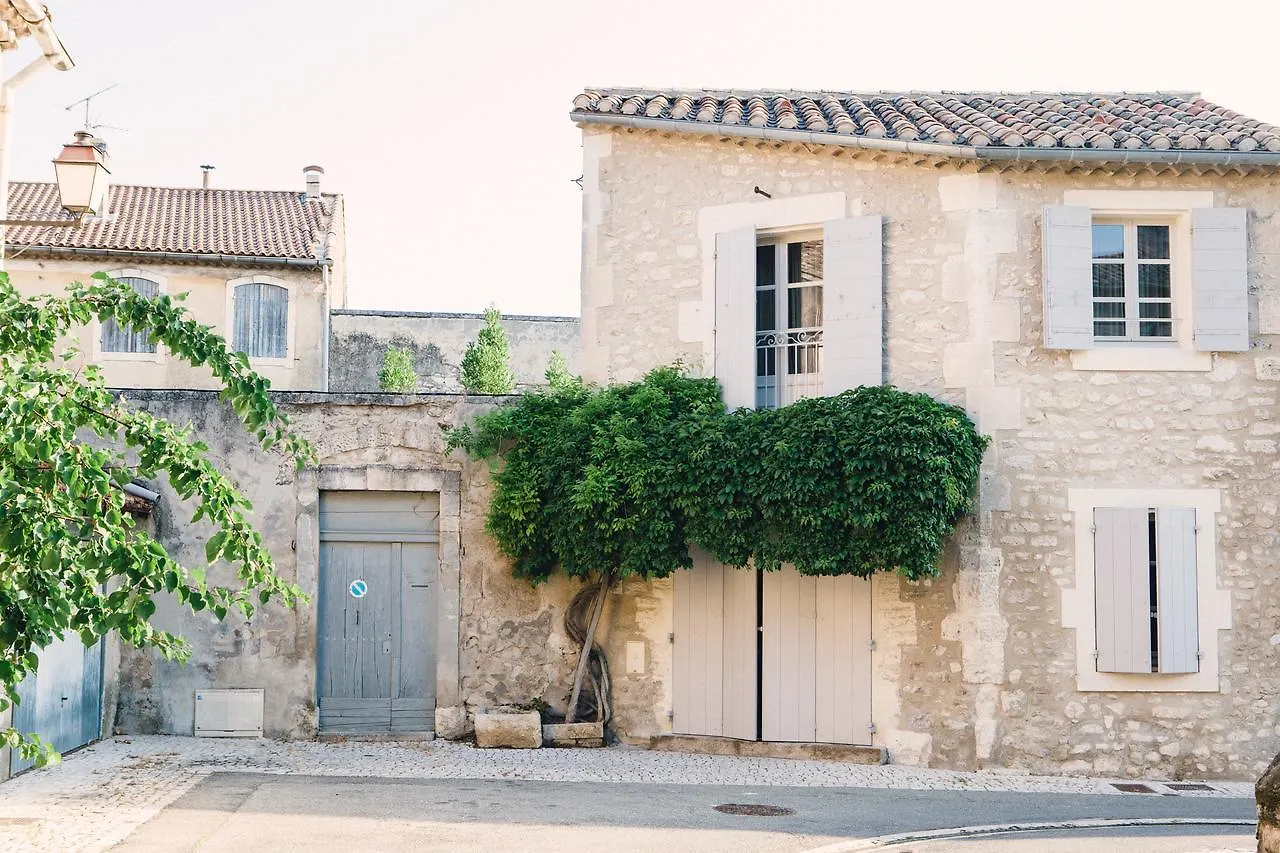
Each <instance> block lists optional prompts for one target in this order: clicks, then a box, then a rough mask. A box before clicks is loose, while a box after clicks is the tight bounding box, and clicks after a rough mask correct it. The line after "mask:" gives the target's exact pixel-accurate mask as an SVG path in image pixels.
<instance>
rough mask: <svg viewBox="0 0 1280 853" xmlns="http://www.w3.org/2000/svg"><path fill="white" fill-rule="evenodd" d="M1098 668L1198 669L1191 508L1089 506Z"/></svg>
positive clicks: (1193, 516)
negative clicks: (1091, 530)
mask: <svg viewBox="0 0 1280 853" xmlns="http://www.w3.org/2000/svg"><path fill="white" fill-rule="evenodd" d="M1093 529H1094V572H1095V586H1094V591H1095V601H1096V641H1097V669H1098V672H1120V673H1187V672H1198V671H1199V668H1200V655H1199V651H1200V650H1199V639H1198V637H1199V633H1198V616H1197V593H1196V590H1197V573H1196V511H1195V510H1194V509H1192V508H1188V507H1150V508H1141V507H1140V508H1129V507H1124V508H1120V507H1098V508H1095V509H1094V511H1093Z"/></svg>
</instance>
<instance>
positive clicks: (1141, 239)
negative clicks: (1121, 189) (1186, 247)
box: [1093, 219, 1173, 341]
mask: <svg viewBox="0 0 1280 853" xmlns="http://www.w3.org/2000/svg"><path fill="white" fill-rule="evenodd" d="M1170 230H1171V229H1170V226H1169V225H1168V224H1167V223H1159V222H1134V221H1121V220H1115V221H1110V220H1098V219H1095V220H1094V221H1093V336H1094V338H1095V339H1097V340H1110V341H1151V340H1172V339H1173V278H1172V274H1173V270H1172V264H1171V257H1170V255H1171V252H1170Z"/></svg>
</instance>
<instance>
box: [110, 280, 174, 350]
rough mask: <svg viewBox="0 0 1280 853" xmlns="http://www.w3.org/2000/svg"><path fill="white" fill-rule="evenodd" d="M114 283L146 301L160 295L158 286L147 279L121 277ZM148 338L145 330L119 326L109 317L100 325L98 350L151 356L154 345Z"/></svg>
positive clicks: (154, 348)
mask: <svg viewBox="0 0 1280 853" xmlns="http://www.w3.org/2000/svg"><path fill="white" fill-rule="evenodd" d="M116 281H118V282H120V283H121V284H127V285H129V286H130V287H132V288H133V290H134V292H135V293H137V294H138V295H139V296H145V297H146V298H147V299H152V298H154V297H156V296H157V295H159V293H160V284H159V283H158V282H155V281H152V280H151V279H149V278H139V277H137V276H122V277H120V278H117V279H116ZM148 338H149V332H148V330H147V329H134V328H131V327H129V326H121V325H120V324H119V323H118V322H116V319H115V318H114V317H110V318H108V319H107V320H105V321H103V323H102V337H101V340H100V346H99V349H100V350H101V351H102V352H104V353H139V354H153V353H155V351H156V345H155V344H154V343H152V342H151V341H150V340H148Z"/></svg>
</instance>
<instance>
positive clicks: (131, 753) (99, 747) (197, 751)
mask: <svg viewBox="0 0 1280 853" xmlns="http://www.w3.org/2000/svg"><path fill="white" fill-rule="evenodd" d="M217 771H237V772H242V773H246V772H247V773H275V774H299V775H310V776H355V777H367V778H403V779H520V780H543V781H557V782H565V781H576V782H603V783H610V782H626V783H663V784H689V785H698V784H717V785H753V786H770V785H778V786H787V787H824V788H825V787H840V788H845V787H851V788H894V789H906V790H941V791H1010V792H1029V793H1051V794H1114V795H1116V796H1139V795H1135V794H1123V793H1122V792H1120V791H1119V790H1117V789H1116V788H1115V787H1113V786H1112V784H1111V780H1103V779H1087V778H1079V777H1067V776H1027V775H1024V774H1018V773H1010V772H1007V771H986V772H978V773H959V772H953V771H946V770H928V769H922V768H915V767H900V766H894V765H887V766H865V765H853V764H843V763H840V762H834V761H801V760H792V759H771V758H737V757H728V756H707V755H687V754H682V753H668V752H649V751H647V750H642V749H630V748H624V747H613V748H609V749H594V750H592V749H576V750H575V749H542V750H481V749H476V748H475V747H472V746H469V745H465V744H457V743H450V742H447V741H426V742H416V743H384V742H345V743H313V742H294V743H284V742H278V741H270V740H213V739H196V738H187V737H117V738H114V739H110V740H106V741H103V742H101V743H98V744H95V745H93V746H91V747H88V748H86V749H83V750H80V751H79V752H76V753H74V754H72V755H69V756H67V757H66V758H65V759H64V760H63V762H62V763H61V764H60V765H57V766H54V767H50V768H46V769H43V770H36V771H32V772H29V773H26V774H24V775H22V776H19V777H17V778H16V779H13V780H11V781H9V782H7V783H5V784H4V785H0V850H4V851H7V853H27V851H49V850H58V851H67V853H71V851H103V850H107V849H109V848H110V847H111V846H112V845H113V844H115V843H117V842H119V841H120V840H122V839H124V838H125V837H127V836H128V835H129V834H130V833H131V832H133V830H134V829H136V828H137V827H138V826H140V825H141V824H143V823H144V822H145V821H147V820H149V819H150V818H151V817H153V816H154V815H156V814H157V813H158V812H159V811H160V810H161V809H163V808H164V807H165V806H166V805H168V804H169V803H171V802H173V801H174V800H175V799H177V798H178V797H180V796H181V795H182V794H184V793H186V792H187V791H188V790H189V789H190V788H191V787H192V786H193V785H195V784H196V783H197V782H199V781H200V780H201V779H203V778H205V777H206V776H208V775H209V774H210V773H213V772H217ZM1114 781H1120V780H1114ZM1147 784H1148V785H1149V786H1150V787H1151V788H1152V789H1153V790H1154V791H1155V793H1157V794H1175V793H1176V794H1177V795H1179V796H1197V797H1249V798H1252V796H1253V785H1252V783H1250V782H1216V781H1215V782H1211V783H1209V784H1210V786H1211V790H1208V791H1177V790H1175V789H1171V788H1169V787H1167V786H1166V785H1165V784H1163V783H1159V782H1149V783H1147ZM1145 796H1150V795H1145Z"/></svg>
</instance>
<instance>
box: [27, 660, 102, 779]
mask: <svg viewBox="0 0 1280 853" xmlns="http://www.w3.org/2000/svg"><path fill="white" fill-rule="evenodd" d="M18 697H19V699H20V700H21V701H20V702H19V703H18V705H17V706H16V707H15V708H14V709H13V725H14V727H15V728H17V729H18V730H20V731H24V732H35V733H36V734H38V735H40V737H42V738H44V739H45V740H47V741H49V742H51V743H52V744H53V747H54V749H56V750H58V751H59V752H67V751H69V750H72V749H75V748H77V747H81V746H84V745H85V744H87V743H89V742H91V741H94V740H97V739H98V738H99V737H101V736H102V644H101V643H100V642H99V643H94V644H93V645H92V646H90V647H88V648H85V645H84V644H83V643H82V642H80V638H79V637H78V636H76V635H71V636H68V637H64V638H63V639H61V640H58V641H56V642H54V643H52V644H51V645H50V646H49V647H48V648H45V649H42V650H41V651H40V667H39V669H38V670H37V672H36V674H35V675H33V676H30V677H28V678H26V679H24V680H23V681H22V683H21V684H19V685H18ZM32 764H33V762H31V761H24V760H22V759H21V758H20V757H19V756H18V755H17V753H13V754H12V755H11V757H10V759H9V769H10V772H12V773H17V772H19V771H21V770H26V769H27V768H28V767H31V766H32Z"/></svg>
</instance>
